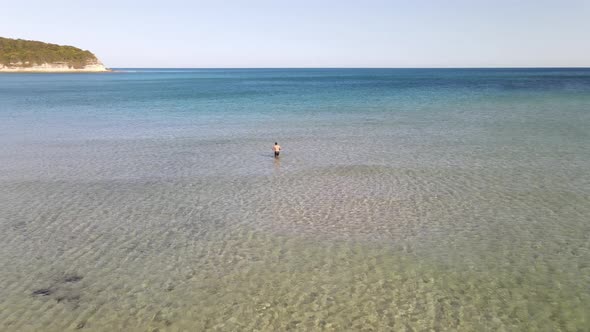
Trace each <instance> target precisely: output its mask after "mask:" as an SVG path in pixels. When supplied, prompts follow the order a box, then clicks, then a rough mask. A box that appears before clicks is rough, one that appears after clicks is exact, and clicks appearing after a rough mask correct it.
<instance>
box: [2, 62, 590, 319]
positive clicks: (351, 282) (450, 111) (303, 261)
mask: <svg viewBox="0 0 590 332" xmlns="http://www.w3.org/2000/svg"><path fill="white" fill-rule="evenodd" d="M275 142H278V143H279V144H280V145H281V146H282V152H281V155H280V157H279V158H274V156H273V151H272V147H273V145H274V143H275ZM588 313H590V69H584V68H569V69H568V68H544V69H534V68H530V69H514V68H511V69H117V70H115V71H114V72H111V73H101V74H2V75H0V330H2V331H73V330H81V331H207V330H214V331H287V330H294V331H316V330H317V331H320V330H321V331H588V330H590V315H589V314H588Z"/></svg>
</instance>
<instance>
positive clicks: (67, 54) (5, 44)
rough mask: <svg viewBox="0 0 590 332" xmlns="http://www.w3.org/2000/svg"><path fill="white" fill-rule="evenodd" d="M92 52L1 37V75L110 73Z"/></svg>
mask: <svg viewBox="0 0 590 332" xmlns="http://www.w3.org/2000/svg"><path fill="white" fill-rule="evenodd" d="M108 71H110V69H107V68H105V66H104V65H103V64H102V62H100V60H98V58H97V57H96V56H95V55H94V54H92V52H90V51H86V50H81V49H79V48H77V47H73V46H62V45H56V44H49V43H44V42H40V41H33V40H23V39H11V38H3V37H0V73H5V72H6V73H8V72H35V73H55V72H60V73H61V72H63V73H69V72H72V73H73V72H108Z"/></svg>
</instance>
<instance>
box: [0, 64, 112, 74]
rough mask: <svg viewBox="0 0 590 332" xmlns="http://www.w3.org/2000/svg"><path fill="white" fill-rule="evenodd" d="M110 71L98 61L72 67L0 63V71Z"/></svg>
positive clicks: (64, 65) (65, 65)
mask: <svg viewBox="0 0 590 332" xmlns="http://www.w3.org/2000/svg"><path fill="white" fill-rule="evenodd" d="M106 71H110V70H109V69H107V68H105V66H104V65H103V64H102V63H100V62H96V63H90V64H87V65H86V66H84V68H73V67H70V66H68V65H67V64H65V63H44V64H40V65H33V66H30V67H23V64H22V63H15V64H11V65H10V66H4V65H2V64H0V72H21V73H26V72H58V73H62V72H63V73H66V72H106Z"/></svg>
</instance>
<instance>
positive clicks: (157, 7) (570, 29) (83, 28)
mask: <svg viewBox="0 0 590 332" xmlns="http://www.w3.org/2000/svg"><path fill="white" fill-rule="evenodd" d="M0 11H1V14H0V17H1V18H0V36H4V37H11V38H23V39H34V40H41V41H47V42H53V43H58V44H69V45H74V46H78V47H81V48H84V49H89V50H91V51H92V52H94V53H95V54H96V55H97V56H98V57H99V58H100V59H101V60H103V62H104V63H105V65H107V66H108V67H504V66H509V67H510V66H526V67H531V66H532V67H534V66H541V67H542V66H566V67H568V66H586V67H590V0H555V1H546V0H511V1H507V0H489V1H483V0H481V1H478V0H471V1H469V0H415V1H411V0H408V1H395V0H390V1H376V0H364V1H362V0H358V1H346V0H340V1H333V0H326V1H322V0H292V1H281V0H274V1H271V0H269V1H260V0H250V1H246V0H244V1H236V0H229V1H222V0H218V1H180V0H157V1H156V0H143V1H125V0H118V1H113V0H98V1H79V0H76V1H61V0H51V1H38V0H28V1H5V2H3V4H2V6H1V9H0Z"/></svg>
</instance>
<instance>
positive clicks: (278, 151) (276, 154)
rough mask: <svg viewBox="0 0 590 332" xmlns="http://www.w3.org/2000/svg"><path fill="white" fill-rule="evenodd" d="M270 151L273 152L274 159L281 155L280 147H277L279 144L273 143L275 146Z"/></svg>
mask: <svg viewBox="0 0 590 332" xmlns="http://www.w3.org/2000/svg"><path fill="white" fill-rule="evenodd" d="M272 150H273V151H274V152H275V158H278V157H279V154H280V153H281V146H280V145H279V143H277V142H275V145H274V146H273V147H272Z"/></svg>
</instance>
